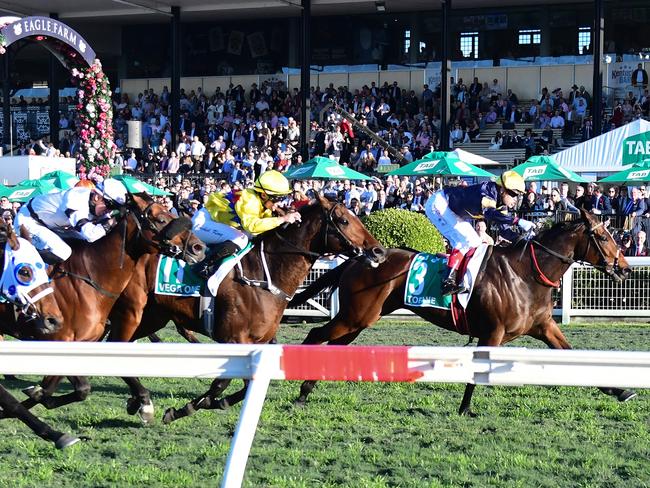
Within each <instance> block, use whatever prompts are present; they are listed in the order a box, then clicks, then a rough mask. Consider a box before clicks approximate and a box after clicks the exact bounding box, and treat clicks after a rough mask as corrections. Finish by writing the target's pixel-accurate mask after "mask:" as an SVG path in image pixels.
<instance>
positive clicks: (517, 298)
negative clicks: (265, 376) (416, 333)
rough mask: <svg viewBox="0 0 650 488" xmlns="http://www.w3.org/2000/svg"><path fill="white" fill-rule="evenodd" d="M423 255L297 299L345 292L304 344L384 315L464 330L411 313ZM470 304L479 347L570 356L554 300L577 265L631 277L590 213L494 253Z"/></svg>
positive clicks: (318, 284) (336, 277)
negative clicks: (408, 300) (533, 347)
mask: <svg viewBox="0 0 650 488" xmlns="http://www.w3.org/2000/svg"><path fill="white" fill-rule="evenodd" d="M416 254H417V252H414V251H411V250H403V249H389V251H388V255H387V256H386V260H385V261H384V263H383V264H381V265H380V266H379V267H377V268H373V269H370V268H365V267H363V266H360V265H359V264H358V263H356V262H355V261H353V260H350V261H347V262H345V263H343V264H342V265H340V266H339V267H337V268H335V269H334V270H332V271H330V272H328V273H326V274H324V275H323V276H321V277H320V278H319V279H318V280H316V281H315V282H314V283H313V284H311V285H310V286H308V287H307V288H306V289H305V290H304V291H303V292H301V293H300V294H299V295H297V296H296V297H295V298H294V300H293V301H292V303H291V306H296V305H300V304H301V303H304V302H305V301H306V300H307V299H309V298H311V297H312V296H314V295H316V294H317V293H318V292H320V291H321V290H323V289H325V288H328V287H333V288H338V289H339V305H340V309H339V312H338V313H337V314H336V316H335V317H334V318H333V319H332V320H330V321H329V322H327V323H326V324H325V325H323V326H321V327H315V328H313V329H311V330H310V331H309V333H308V335H307V338H306V339H305V340H304V342H303V344H322V343H324V342H327V343H328V344H339V345H346V344H350V343H351V342H352V341H353V340H354V339H355V338H356V337H357V336H358V335H359V334H360V333H361V331H362V330H363V329H365V328H367V327H370V326H371V325H372V324H374V323H375V322H376V321H377V320H379V319H380V317H382V316H383V315H388V314H390V313H391V312H393V311H395V310H397V309H400V308H405V309H408V310H410V311H412V312H413V313H415V314H416V315H418V316H420V317H421V318H423V319H424V320H427V321H429V322H431V323H433V324H435V325H437V326H439V327H442V328H444V329H447V330H451V331H457V332H458V330H457V329H456V327H455V326H454V321H453V319H452V314H451V311H449V310H445V309H439V308H428V307H427V308H422V307H412V306H408V305H405V304H404V288H405V285H406V280H407V275H408V271H409V266H410V264H411V261H412V260H413V258H414V256H415V255H416ZM485 259H486V262H485V263H484V268H483V269H482V270H481V271H480V273H479V275H478V276H477V278H476V285H475V288H474V291H473V293H472V296H471V299H470V301H469V303H468V305H467V310H466V311H467V323H468V326H469V331H468V332H467V333H468V334H469V335H470V336H471V337H475V338H477V339H478V345H479V346H501V345H503V344H506V343H508V342H510V341H512V340H514V339H516V338H517V337H519V336H522V335H528V336H531V337H534V338H536V339H539V340H541V341H543V342H544V343H546V344H547V345H548V346H549V347H550V348H552V349H570V348H571V345H570V344H569V342H568V341H567V340H566V338H565V337H564V334H563V333H562V331H561V330H560V328H559V326H558V324H557V323H556V322H555V320H554V319H553V316H552V313H553V302H552V299H551V293H552V290H553V288H554V287H556V286H559V280H560V278H561V277H562V276H563V275H564V273H565V271H566V270H567V269H568V268H569V266H570V265H571V264H573V263H577V262H585V263H589V264H591V265H592V266H594V267H595V268H596V269H598V270H599V271H602V272H603V273H605V274H607V275H608V276H610V277H611V278H612V279H613V280H614V281H618V282H621V281H623V280H624V279H625V278H626V277H627V276H628V275H629V273H630V272H631V270H630V268H629V265H628V263H627V261H626V260H625V258H624V257H623V255H622V253H621V252H620V250H619V247H618V246H617V244H616V242H615V241H614V239H613V238H612V236H611V234H610V233H609V232H608V231H607V229H605V228H604V227H603V224H602V222H601V223H599V222H598V221H597V220H596V219H595V218H594V217H593V216H592V215H591V214H588V213H587V212H585V211H584V210H582V211H581V219H579V220H576V221H574V222H570V223H560V224H557V225H555V226H553V227H552V228H550V229H548V230H546V231H543V232H542V233H540V234H539V236H538V237H537V239H535V240H531V241H530V242H528V241H524V240H522V241H520V242H519V243H517V244H516V245H514V246H511V247H507V248H502V247H493V248H492V250H491V254H490V255H488V256H486V258H485ZM315 384H316V382H315V381H305V382H303V383H302V386H301V388H300V396H299V397H298V399H297V400H296V404H298V405H304V403H305V402H306V401H307V397H308V396H309V394H310V393H311V391H312V390H313V388H314V386H315ZM474 387H475V385H473V384H468V385H467V386H466V388H465V394H464V396H463V400H462V402H461V406H460V409H459V413H460V414H461V415H469V416H474V413H473V412H472V410H471V408H470V403H471V398H472V393H473V392H474ZM601 391H603V392H604V393H606V394H609V395H613V396H616V397H617V398H618V400H620V401H626V400H629V399H631V398H632V397H634V396H636V394H635V393H634V392H632V391H629V390H621V389H618V388H601Z"/></svg>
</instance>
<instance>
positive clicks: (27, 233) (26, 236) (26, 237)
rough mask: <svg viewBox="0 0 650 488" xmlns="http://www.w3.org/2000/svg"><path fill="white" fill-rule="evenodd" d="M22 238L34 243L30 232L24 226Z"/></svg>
mask: <svg viewBox="0 0 650 488" xmlns="http://www.w3.org/2000/svg"><path fill="white" fill-rule="evenodd" d="M20 237H22V238H23V239H25V240H26V241H29V242H32V235H31V234H30V233H29V231H28V230H27V229H26V228H25V226H24V225H21V226H20Z"/></svg>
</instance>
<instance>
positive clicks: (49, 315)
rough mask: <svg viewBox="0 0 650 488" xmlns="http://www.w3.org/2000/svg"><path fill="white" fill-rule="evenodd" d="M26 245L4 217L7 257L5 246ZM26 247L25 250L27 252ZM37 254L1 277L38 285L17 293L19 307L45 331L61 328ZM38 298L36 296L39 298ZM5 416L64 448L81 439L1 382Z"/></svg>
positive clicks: (0, 241)
mask: <svg viewBox="0 0 650 488" xmlns="http://www.w3.org/2000/svg"><path fill="white" fill-rule="evenodd" d="M21 244H22V246H26V247H27V246H31V243H29V242H28V241H27V240H22V241H21V240H19V239H18V236H17V235H16V233H15V232H14V230H13V227H12V226H11V225H10V224H6V223H5V222H4V220H0V256H1V259H2V260H4V259H5V246H6V245H8V246H9V248H10V249H11V250H12V251H13V252H16V251H19V250H20V249H21ZM24 250H25V249H23V251H24ZM32 254H33V256H35V258H37V259H38V260H37V261H36V260H35V262H29V261H28V260H23V259H22V258H21V259H20V260H18V259H17V261H18V265H17V266H15V267H14V266H5V268H4V271H3V279H2V280H0V281H2V282H3V283H5V278H6V277H5V276H4V274H5V273H10V274H12V275H13V276H15V277H17V278H20V280H21V281H22V282H24V283H33V284H36V285H37V286H35V287H34V288H33V289H32V290H30V291H29V292H28V293H27V294H25V295H24V296H23V298H24V299H25V300H24V301H25V303H24V304H23V300H20V297H18V296H16V297H15V298H16V303H15V304H16V306H18V307H19V308H21V309H22V310H23V316H25V317H26V319H27V320H30V321H31V322H32V323H33V326H35V327H37V328H39V329H42V330H43V331H48V330H51V329H52V328H53V327H54V328H55V327H58V326H59V324H60V322H61V321H62V320H63V317H62V315H61V312H60V310H59V307H58V305H57V303H56V300H55V299H54V296H53V295H52V294H51V293H50V291H49V290H50V284H49V280H47V276H45V278H46V280H45V281H44V282H41V283H40V284H38V283H39V282H38V281H37V280H38V277H37V276H36V274H35V272H34V269H35V267H36V268H39V267H41V268H42V269H44V268H45V264H44V263H43V261H42V260H41V259H40V257H39V256H38V253H37V252H36V251H35V250H33V252H32ZM35 298H36V299H35ZM6 308H7V310H8V311H9V312H10V313H11V316H12V319H13V316H14V310H13V304H7V307H6ZM1 418H17V419H18V420H20V421H21V422H23V423H24V424H25V425H27V426H28V427H29V428H30V429H31V430H32V431H33V432H34V433H35V434H36V435H38V436H39V437H41V438H42V439H45V440H48V441H51V442H54V445H55V446H56V447H57V448H59V449H64V448H66V447H68V446H71V445H72V444H74V443H76V442H78V441H79V439H78V438H77V437H74V436H71V435H68V434H65V433H63V432H59V431H57V430H54V429H53V428H52V427H50V426H49V425H47V424H46V423H45V422H43V421H42V420H40V419H39V418H38V417H36V416H34V415H33V414H32V413H31V412H30V411H29V410H27V409H26V408H25V407H24V406H22V405H21V404H20V402H18V400H16V399H15V398H14V397H13V395H11V393H9V392H8V391H7V390H5V388H4V387H3V386H2V385H0V419H1Z"/></svg>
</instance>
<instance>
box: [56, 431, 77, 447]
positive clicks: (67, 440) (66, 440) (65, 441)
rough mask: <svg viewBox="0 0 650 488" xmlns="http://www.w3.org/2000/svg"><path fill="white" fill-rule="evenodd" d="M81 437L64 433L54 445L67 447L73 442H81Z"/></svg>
mask: <svg viewBox="0 0 650 488" xmlns="http://www.w3.org/2000/svg"><path fill="white" fill-rule="evenodd" d="M80 440H81V439H79V438H78V437H74V436H71V435H68V434H63V435H62V436H61V437H59V438H58V439H57V440H56V442H55V443H54V446H55V447H56V448H57V449H65V448H66V447H70V446H72V445H73V444H76V443H77V442H79V441H80Z"/></svg>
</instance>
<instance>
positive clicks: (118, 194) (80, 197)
mask: <svg viewBox="0 0 650 488" xmlns="http://www.w3.org/2000/svg"><path fill="white" fill-rule="evenodd" d="M126 196H127V189H126V187H125V186H124V184H123V183H122V182H120V181H117V180H114V179H107V180H104V183H103V186H102V189H101V190H99V189H97V188H95V186H94V184H93V183H92V182H90V181H87V180H81V181H79V182H78V183H77V184H76V185H75V187H74V188H70V189H69V190H66V191H63V192H56V193H47V194H45V195H39V196H36V197H34V198H32V199H31V200H30V201H29V202H27V204H26V205H23V206H22V207H21V209H20V211H19V212H18V216H17V217H16V226H17V227H20V226H21V225H23V226H25V229H26V230H27V231H28V232H29V233H30V234H31V236H32V238H33V240H34V246H35V247H36V249H38V250H39V251H40V252H41V254H42V255H43V257H44V260H45V261H46V262H48V263H50V264H56V263H60V262H63V261H65V260H67V259H68V258H69V257H70V254H72V249H71V248H70V246H68V244H66V243H65V242H64V241H63V239H61V238H60V237H59V236H58V235H57V234H56V233H55V232H53V231H59V232H61V231H65V230H75V231H76V232H77V234H78V236H79V238H81V239H84V240H86V241H87V242H95V241H96V240H98V239H101V238H102V237H104V236H105V235H106V234H107V233H108V232H109V231H110V229H111V228H112V227H113V226H114V225H115V223H116V220H115V219H114V218H113V217H111V215H110V212H111V210H113V209H115V207H116V206H119V205H123V204H124V203H125V202H126Z"/></svg>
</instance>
